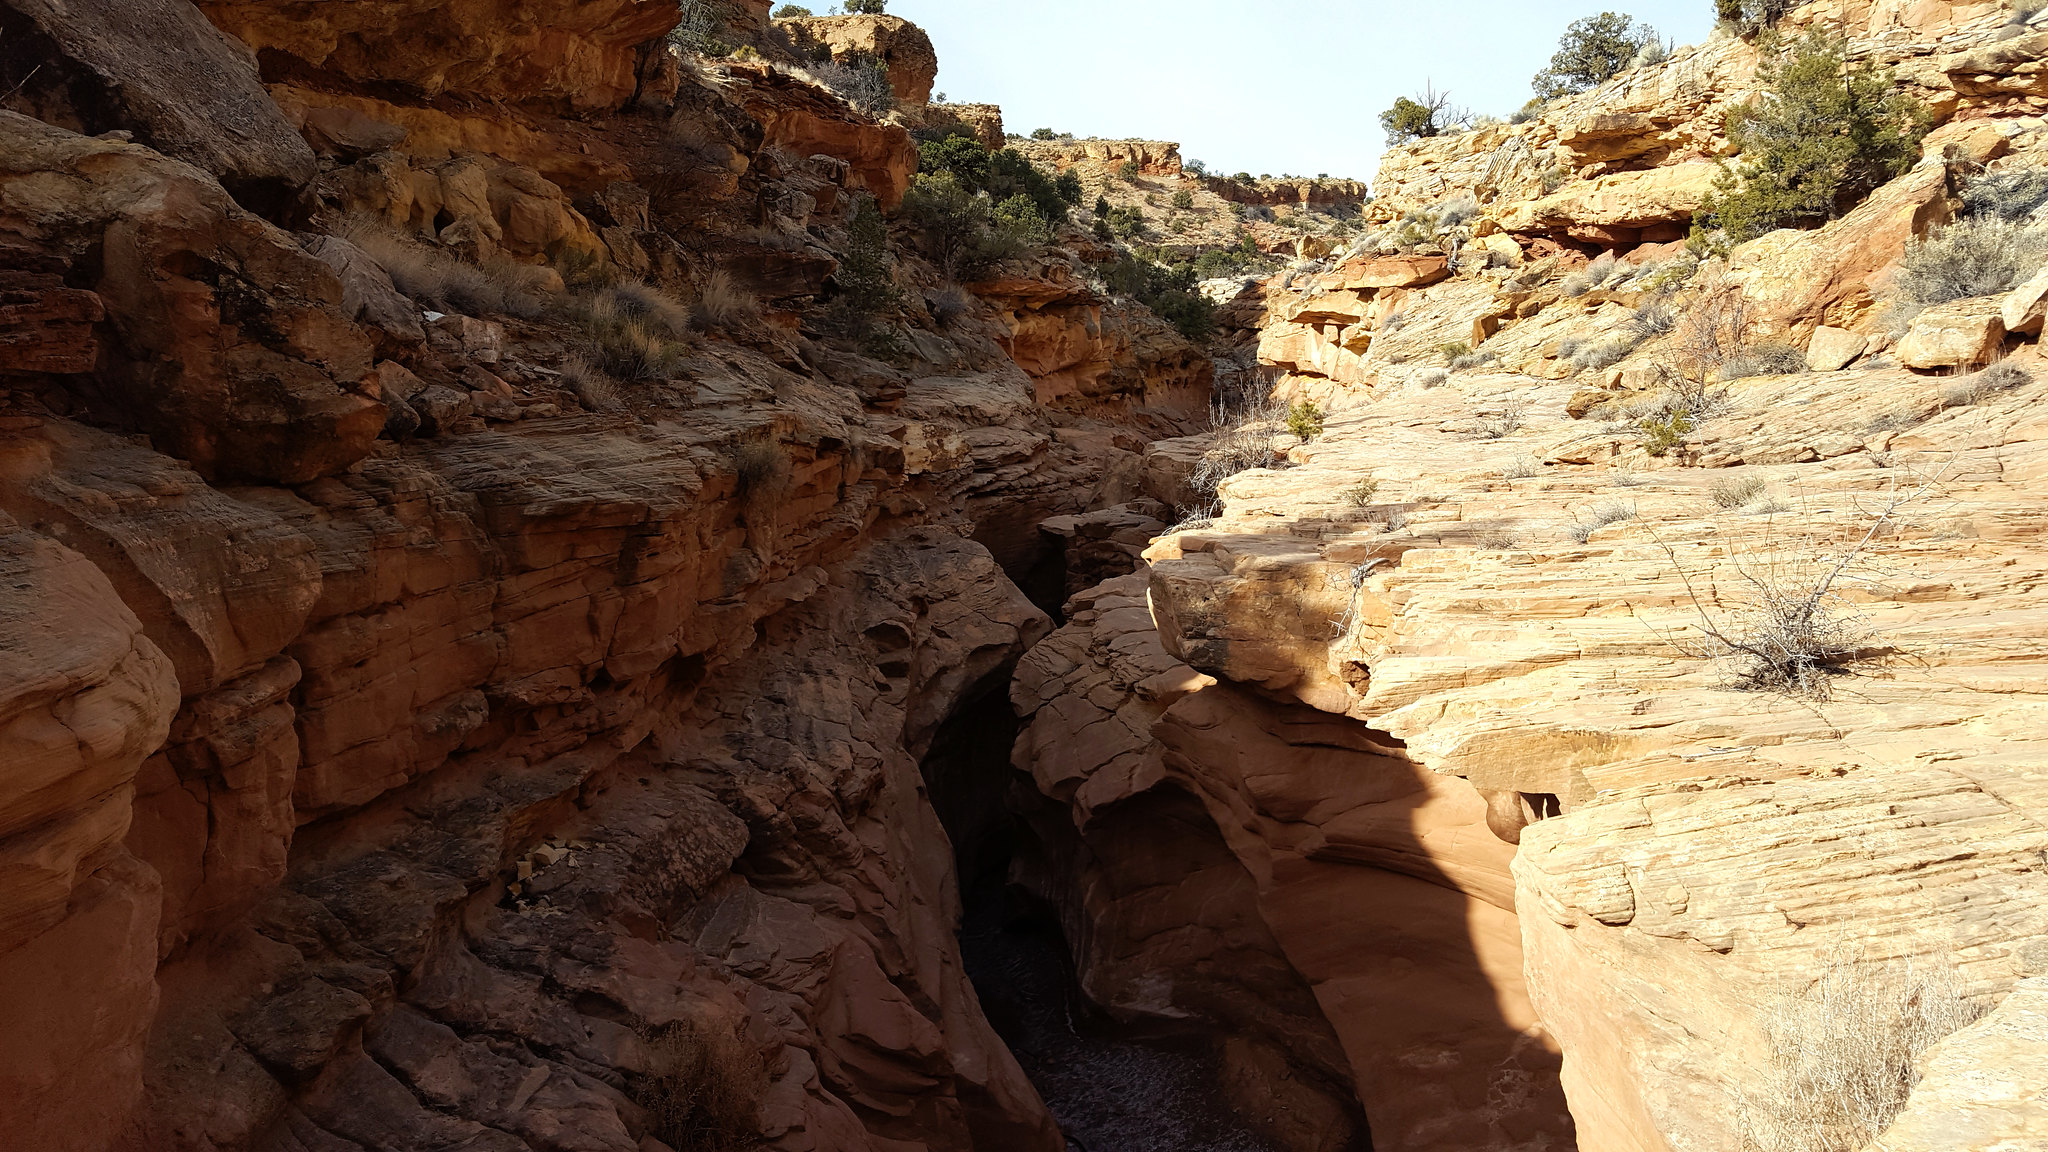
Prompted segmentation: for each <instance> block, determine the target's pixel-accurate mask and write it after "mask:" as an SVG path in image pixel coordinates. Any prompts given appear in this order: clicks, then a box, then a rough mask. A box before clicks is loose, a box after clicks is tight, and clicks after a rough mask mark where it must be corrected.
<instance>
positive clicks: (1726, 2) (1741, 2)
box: [1714, 0, 1798, 36]
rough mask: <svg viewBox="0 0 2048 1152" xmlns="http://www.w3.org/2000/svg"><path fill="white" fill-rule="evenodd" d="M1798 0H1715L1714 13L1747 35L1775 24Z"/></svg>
mask: <svg viewBox="0 0 2048 1152" xmlns="http://www.w3.org/2000/svg"><path fill="white" fill-rule="evenodd" d="M1797 3H1798V0H1714V15H1715V16H1716V17H1717V18H1718V19H1719V20H1720V21H1721V22H1722V23H1723V24H1726V25H1728V26H1729V27H1730V28H1733V29H1734V30H1735V31H1737V32H1740V33H1742V34H1743V35H1745V36H1753V35H1755V34H1756V33H1758V32H1761V31H1763V30H1764V29H1766V28H1770V27H1773V26H1775V25H1776V24H1777V23H1778V21H1779V20H1780V19H1781V18H1783V16H1784V15H1785V13H1787V12H1790V11H1791V10H1792V9H1793V7H1794V6H1796V4H1797Z"/></svg>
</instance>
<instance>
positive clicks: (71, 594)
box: [0, 459, 178, 1152]
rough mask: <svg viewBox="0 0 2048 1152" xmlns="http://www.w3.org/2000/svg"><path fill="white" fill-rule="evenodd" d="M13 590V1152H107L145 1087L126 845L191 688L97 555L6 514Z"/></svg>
mask: <svg viewBox="0 0 2048 1152" xmlns="http://www.w3.org/2000/svg"><path fill="white" fill-rule="evenodd" d="M7 463H8V465H10V466H11V465H12V464H14V463H15V461H13V460H11V459H10V460H8V461H7ZM0 588H4V589H6V590H7V591H8V593H9V595H8V596H7V598H6V600H5V602H4V603H0V748H4V749H5V750H6V760H7V771H6V772H5V773H0V980H4V981H5V983H4V984H0V988H4V989H5V991H4V992H0V999H4V1002H5V1004H6V1006H7V1016H8V1019H9V1025H8V1027H7V1028H6V1029H4V1030H0V1101H5V1102H6V1103H5V1104H4V1105H0V1146H5V1147H8V1148H36V1149H46V1150H48V1152H93V1150H96V1149H102V1148H107V1147H110V1146H112V1144H113V1140H114V1137H115V1135H116V1133H117V1132H118V1130H119V1128H120V1126H121V1125H122V1123H123V1122H124V1121H125V1120H126V1118H127V1114H128V1112H129V1110H130V1108H131V1107H132V1106H133V1104H134V1103H135V1101H136V1100H137V1099H138V1098H139V1097H140V1094H141V1091H142V1075H141V1072H142V1069H141V1060H142V1039H143V1037H144V1035H145V1034H146V1033H147V1032H148V1027H149V1019H150V1015H151V1013H152V1011H153V1010H154V1007H155V1001H156V986H155V983H154V979H153V978H154V976H155V972H156V907H155V899H154V897H155V893H154V891H153V890H152V884H153V880H154V878H153V877H152V876H150V875H149V874H148V869H146V868H141V867H139V866H138V865H137V864H136V863H135V861H134V859H133V858H132V857H130V856H129V855H128V854H127V852H126V851H124V850H123V849H122V846H121V840H122V836H123V834H124V833H125V832H126V831H127V828H128V818H129V809H130V806H131V804H132V803H133V797H134V781H135V775H136V772H137V770H138V769H139V768H140V767H141V765H142V762H143V758H144V757H145V756H147V755H149V753H150V752H151V751H153V750H154V749H155V748H156V746H157V745H158V744H160V743H161V742H162V741H163V738H164V735H165V733H166V732H167V731H168V730H169V728H170V724H171V717H172V714H173V713H174V712H176V711H177V707H178V681H177V677H176V676H175V675H174V673H173V672H172V669H171V662H170V661H169V660H167V659H165V658H164V654H163V653H162V652H161V651H159V650H158V649H157V647H156V645H154V644H152V643H150V642H149V640H148V639H146V638H145V637H144V636H143V633H142V625H141V623H140V622H139V621H138V620H137V619H136V617H135V614H134V613H133V612H131V611H129V609H128V608H127V606H126V605H124V604H123V603H122V602H121V599H120V597H119V596H118V595H117V594H116V592H115V590H114V588H113V587H112V586H111V585H110V584H109V582H108V581H107V578H106V577H105V576H103V575H102V574H101V573H100V572H99V571H98V570H97V569H96V568H95V567H94V566H93V564H92V562H91V561H90V560H88V559H87V558H86V557H84V556H82V555H80V554H79V553H77V552H74V551H72V550H71V549H69V548H66V547H63V546H61V545H59V544H58V543H56V542H55V541H53V540H51V539H49V538H47V537H44V536H42V535H39V534H38V533H35V532H31V531H28V530H26V529H24V528H23V527H22V526H21V525H20V524H18V523H17V522H16V521H15V520H14V519H13V518H11V517H10V516H8V515H6V514H4V513H0ZM31 1101H33V1102H34V1106H29V1102H31Z"/></svg>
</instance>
